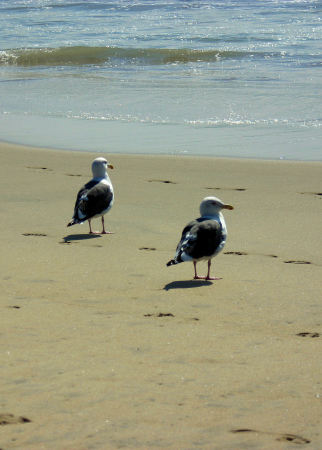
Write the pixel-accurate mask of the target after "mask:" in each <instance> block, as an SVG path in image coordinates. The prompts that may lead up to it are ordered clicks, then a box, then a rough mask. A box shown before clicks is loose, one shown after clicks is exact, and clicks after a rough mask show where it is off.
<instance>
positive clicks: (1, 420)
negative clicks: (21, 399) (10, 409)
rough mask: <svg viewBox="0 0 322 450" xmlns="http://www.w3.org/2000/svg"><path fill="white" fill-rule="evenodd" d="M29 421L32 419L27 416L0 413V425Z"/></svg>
mask: <svg viewBox="0 0 322 450" xmlns="http://www.w3.org/2000/svg"><path fill="white" fill-rule="evenodd" d="M29 422H31V420H30V419H27V417H22V416H14V415H13V414H1V413H0V425H12V424H15V423H29Z"/></svg>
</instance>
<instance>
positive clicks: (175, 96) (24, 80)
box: [0, 0, 322, 160]
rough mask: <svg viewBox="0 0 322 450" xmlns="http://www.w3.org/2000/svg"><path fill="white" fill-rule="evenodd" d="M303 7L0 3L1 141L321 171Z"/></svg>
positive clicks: (314, 36)
mask: <svg viewBox="0 0 322 450" xmlns="http://www.w3.org/2000/svg"><path fill="white" fill-rule="evenodd" d="M321 36H322V31H321V8H320V4H319V3H318V2H316V1H297V0H276V1H268V0H263V1H242V2H240V1H238V2H237V1H218V0H217V1H209V0H208V1H198V2H197V1H180V0H171V1H170V0H168V1H162V2H160V1H157V0H148V1H143V0H141V1H137V2H135V3H134V2H132V1H122V0H115V1H113V2H112V1H107V0H101V1H91V2H87V1H76V0H74V1H73V0H69V1H66V0H60V1H59V0H56V1H55V0H51V1H49V0H38V1H36V0H31V1H16V0H13V1H12V0H4V1H2V2H1V3H0V49H1V51H0V98H1V104H0V138H1V139H2V140H7V141H11V142H16V143H23V144H29V145H37V146H47V147H56V148H62V149H77V150H90V151H106V152H113V153H115V152H116V153H118V152H122V153H174V154H188V155H189V154H193V155H214V156H237V157H254V158H281V159H284V158H285V159H299V160H321V159H322V152H321V145H320V141H321V106H320V103H321V102H320V98H319V92H320V88H321V81H320V77H319V75H320V70H321Z"/></svg>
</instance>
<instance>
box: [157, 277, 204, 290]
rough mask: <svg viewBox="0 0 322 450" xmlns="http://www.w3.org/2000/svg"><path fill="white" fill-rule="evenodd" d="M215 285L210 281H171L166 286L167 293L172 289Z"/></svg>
mask: <svg viewBox="0 0 322 450" xmlns="http://www.w3.org/2000/svg"><path fill="white" fill-rule="evenodd" d="M212 284H213V283H212V281H209V280H180V281H171V283H168V284H166V285H165V286H164V288H163V289H164V290H165V291H169V290H170V289H189V288H196V287H203V286H211V285H212Z"/></svg>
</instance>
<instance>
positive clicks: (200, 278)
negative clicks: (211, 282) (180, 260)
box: [193, 261, 205, 280]
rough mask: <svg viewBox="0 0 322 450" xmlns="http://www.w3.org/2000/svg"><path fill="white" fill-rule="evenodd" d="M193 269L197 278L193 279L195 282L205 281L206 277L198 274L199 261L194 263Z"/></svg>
mask: <svg viewBox="0 0 322 450" xmlns="http://www.w3.org/2000/svg"><path fill="white" fill-rule="evenodd" d="M193 268H194V270H195V276H194V277H193V279H194V280H204V279H205V277H199V275H198V274H197V261H194V262H193Z"/></svg>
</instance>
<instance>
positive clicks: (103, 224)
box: [101, 216, 113, 234]
mask: <svg viewBox="0 0 322 450" xmlns="http://www.w3.org/2000/svg"><path fill="white" fill-rule="evenodd" d="M102 227H103V230H102V233H101V234H113V231H105V223H104V216H102Z"/></svg>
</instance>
